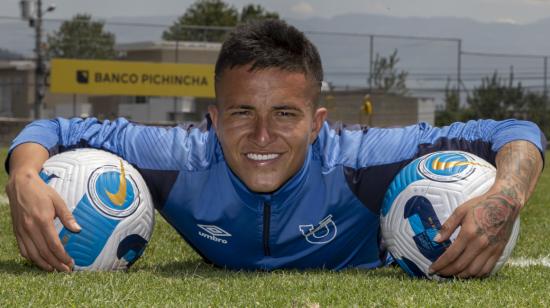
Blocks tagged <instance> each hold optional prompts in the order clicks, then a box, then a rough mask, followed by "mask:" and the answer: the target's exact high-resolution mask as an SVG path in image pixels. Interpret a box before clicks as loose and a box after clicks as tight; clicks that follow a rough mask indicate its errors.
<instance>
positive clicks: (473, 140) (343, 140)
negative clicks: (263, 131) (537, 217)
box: [319, 119, 546, 168]
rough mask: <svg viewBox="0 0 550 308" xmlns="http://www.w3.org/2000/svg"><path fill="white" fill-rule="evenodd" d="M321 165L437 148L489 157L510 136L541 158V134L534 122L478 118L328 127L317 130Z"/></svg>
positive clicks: (379, 160) (375, 160)
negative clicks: (532, 148)
mask: <svg viewBox="0 0 550 308" xmlns="http://www.w3.org/2000/svg"><path fill="white" fill-rule="evenodd" d="M320 140H321V142H320V144H319V146H320V148H319V150H320V151H321V152H322V153H321V155H322V156H323V158H324V159H325V163H326V166H328V167H330V166H334V165H336V164H343V165H344V166H346V167H351V168H365V167H369V166H379V165H388V164H393V163H396V162H402V161H406V160H410V159H413V158H416V157H418V156H421V155H423V154H426V153H429V152H433V151H442V150H461V151H466V152H470V153H473V154H475V155H478V156H480V157H482V158H484V159H486V160H488V161H489V162H491V163H494V159H495V156H496V153H497V152H498V150H499V149H500V148H501V147H502V146H503V145H505V144H506V143H509V142H511V141H515V140H526V141H529V142H531V143H533V144H534V145H535V146H536V147H537V148H538V149H539V150H540V151H541V155H542V156H543V158H544V151H545V149H546V138H545V136H544V134H543V133H542V132H541V130H540V129H539V128H538V126H537V125H536V124H534V123H532V122H529V121H521V120H513V119H510V120H504V121H495V120H477V121H468V122H465V123H462V122H457V123H453V124H451V125H449V126H444V127H433V126H431V125H429V124H427V123H419V124H416V125H411V126H406V127H396V128H361V129H346V128H336V129H335V128H331V127H329V126H328V125H325V127H323V130H322V132H321V134H320Z"/></svg>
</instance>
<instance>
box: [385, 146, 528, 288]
mask: <svg viewBox="0 0 550 308" xmlns="http://www.w3.org/2000/svg"><path fill="white" fill-rule="evenodd" d="M495 176H496V170H495V168H494V167H493V166H492V165H491V164H489V163H487V162H486V161H485V160H483V159H481V158H479V157H477V156H475V155H473V154H470V153H466V152H461V151H442V152H435V153H431V154H427V155H424V156H422V157H420V158H417V159H416V160H414V161H412V162H411V163H410V164H408V165H407V166H406V167H405V168H404V169H403V170H401V171H400V172H399V174H398V175H397V176H396V177H395V178H394V180H393V182H392V183H391V184H390V187H389V189H388V191H387V192H386V195H385V196H384V202H383V205H382V215H381V219H380V223H381V229H382V238H383V245H384V246H385V247H386V248H387V249H388V251H389V252H390V253H391V255H392V256H393V258H394V259H395V261H396V262H397V263H398V264H399V266H401V268H402V269H403V270H404V271H405V272H407V273H408V274H409V275H410V276H413V277H424V278H429V279H435V280H441V279H444V278H443V277H440V276H437V275H429V274H428V268H429V267H430V265H431V264H432V263H433V262H435V260H436V259H437V258H438V257H439V256H440V255H441V254H443V252H444V251H445V249H446V248H447V247H448V246H450V245H451V243H452V241H454V240H455V239H456V237H457V236H458V233H459V231H460V228H458V230H456V231H455V232H454V233H453V235H452V236H451V238H450V240H447V241H445V242H443V243H437V242H435V241H433V238H434V237H435V236H436V234H437V233H438V230H439V229H440V228H441V225H442V224H443V223H444V222H445V221H446V220H447V218H448V217H449V216H450V215H451V214H452V212H453V211H454V210H455V209H456V208H457V207H458V206H460V205H461V204H463V203H464V202H466V201H468V200H470V199H472V198H474V197H477V196H480V195H482V194H484V193H485V192H487V191H488V190H489V188H490V187H491V186H492V185H493V183H494V181H495ZM518 234H519V217H518V218H517V219H516V221H515V223H514V226H513V229H512V233H511V236H510V239H509V241H508V243H507V244H506V247H505V249H504V251H503V253H502V256H501V257H500V259H499V260H498V262H497V263H496V265H495V267H494V268H493V271H492V272H491V274H494V273H496V272H497V271H498V270H499V269H500V268H501V267H502V266H503V265H504V263H505V262H506V260H507V259H508V257H510V254H511V253H512V250H513V249H514V246H515V245H516V241H517V238H518Z"/></svg>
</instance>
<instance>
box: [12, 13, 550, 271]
mask: <svg viewBox="0 0 550 308" xmlns="http://www.w3.org/2000/svg"><path fill="white" fill-rule="evenodd" d="M215 74H216V84H215V90H216V97H217V102H216V105H215V106H210V107H209V113H210V115H209V117H207V122H206V123H205V125H204V127H203V128H193V129H188V130H185V129H182V128H180V127H175V128H172V129H166V128H159V127H147V126H142V125H136V124H133V123H129V122H128V121H127V120H125V119H122V118H121V119H117V120H116V121H112V122H111V121H107V120H106V121H103V122H101V121H98V120H97V119H94V118H87V119H80V118H74V119H70V120H68V119H54V120H39V121H35V122H33V123H32V124H30V125H29V126H27V127H26V128H25V129H24V130H23V131H22V133H21V134H20V135H19V136H18V137H17V138H16V139H15V140H14V142H13V145H12V147H11V148H10V156H9V158H8V160H7V166H9V172H10V178H9V183H8V185H7V192H8V196H9V199H10V205H11V213H12V218H13V227H14V232H15V236H16V238H17V242H18V244H19V249H20V252H21V255H22V256H23V257H25V258H27V259H29V260H30V261H32V262H34V263H35V264H36V265H38V266H39V267H40V268H42V269H44V270H48V271H52V270H58V271H70V270H71V267H72V265H73V263H72V260H71V258H70V257H69V256H68V255H67V254H66V253H65V251H64V249H63V246H62V244H61V242H60V241H59V238H58V235H57V234H56V232H55V229H54V225H53V220H54V218H55V217H59V218H60V220H61V221H62V223H63V224H64V225H65V226H66V227H67V228H69V229H70V230H73V231H74V232H78V231H79V226H78V224H77V222H76V221H75V220H74V218H73V217H72V216H71V214H70V213H69V211H68V210H67V208H66V206H65V205H64V204H63V201H62V200H61V198H60V197H59V196H58V195H57V193H56V192H55V191H53V189H51V188H50V187H49V186H47V185H46V184H44V182H43V181H42V180H41V179H40V178H39V176H38V172H39V170H40V169H41V166H42V164H43V163H44V161H45V160H46V159H47V158H48V157H49V155H53V154H55V153H57V152H59V151H63V150H67V149H71V148H76V147H94V148H101V149H104V150H107V151H109V152H113V153H115V154H117V155H119V156H121V157H123V158H124V159H126V160H128V161H129V162H130V163H132V164H133V165H134V166H136V167H137V168H138V169H139V171H140V172H141V174H142V175H143V177H144V178H145V180H146V182H147V185H148V186H149V188H150V190H151V192H152V194H153V196H154V200H155V206H156V208H157V210H158V211H159V212H160V213H161V214H162V215H163V216H164V218H166V220H167V221H168V222H169V223H170V224H171V225H172V226H173V227H174V228H175V229H176V230H177V231H178V232H179V234H181V236H182V237H183V238H184V239H185V241H186V242H187V243H189V244H190V245H191V246H192V247H193V248H194V249H195V250H196V251H197V253H199V254H200V255H201V256H202V257H203V258H204V259H205V260H207V261H208V262H211V263H213V264H215V265H218V266H221V267H226V268H229V269H265V270H271V269H277V268H327V269H342V268H347V267H361V268H376V267H379V266H383V265H385V264H387V262H388V260H389V258H388V256H387V253H386V252H385V251H384V249H383V248H382V247H381V243H380V232H379V212H380V205H381V203H382V199H383V196H384V193H385V192H386V190H387V188H388V185H389V183H390V182H391V180H392V179H393V177H394V176H395V175H396V173H397V172H398V171H399V170H400V169H401V168H402V167H403V166H405V165H406V164H407V163H408V162H410V161H411V160H413V159H414V158H417V157H419V156H421V155H423V154H426V153H429V152H433V151H437V150H463V151H467V152H471V153H473V154H476V155H478V156H480V157H482V158H484V159H486V160H487V161H489V162H491V163H492V164H495V165H496V166H497V168H498V173H497V179H496V181H495V183H494V185H493V186H492V188H491V189H490V190H489V191H488V192H487V193H486V194H484V195H483V196H482V197H480V198H477V199H475V200H472V201H470V202H466V203H465V204H463V205H462V206H460V207H459V208H458V209H457V210H456V211H455V212H454V213H453V215H452V216H451V217H450V218H449V219H448V221H447V222H446V223H445V224H444V225H443V227H442V229H441V231H440V233H439V236H438V237H437V240H438V241H444V240H446V239H448V238H449V237H450V235H451V234H452V233H453V231H454V230H455V229H456V228H457V227H459V226H460V227H461V230H460V233H459V235H458V237H457V239H456V240H455V241H454V243H453V244H452V246H450V247H449V248H448V249H447V250H446V252H445V253H444V254H443V255H442V256H441V257H440V258H439V259H438V260H437V261H436V262H435V263H434V264H433V265H432V270H433V272H434V273H437V274H439V275H444V276H457V277H481V276H486V275H488V273H490V272H491V269H492V268H493V266H494V265H495V263H496V261H497V260H498V258H499V256H500V255H501V253H502V251H503V248H504V246H505V244H506V242H507V240H508V238H509V235H510V230H511V227H512V224H513V223H514V220H515V218H516V217H517V215H518V214H519V211H520V209H521V208H522V207H523V206H524V205H525V203H526V202H527V200H528V199H529V196H530V195H531V192H532V191H533V188H534V187H535V184H536V182H537V179H538V177H539V174H540V172H541V169H542V155H541V153H542V151H543V149H544V148H545V142H546V140H545V138H544V136H543V135H542V133H541V131H540V130H539V129H538V128H537V127H536V125H534V124H533V123H530V122H525V121H517V120H507V121H492V120H480V121H470V122H468V123H454V124H452V125H450V126H448V127H442V128H437V127H431V126H429V125H427V124H426V123H420V124H418V125H413V126H409V127H403V128H391V129H381V128H362V129H360V130H350V129H346V128H343V127H341V126H335V127H331V126H330V125H329V124H327V122H325V119H326V117H327V110H326V109H325V108H321V107H319V106H318V98H319V94H320V87H321V81H322V80H323V70H322V67H321V59H320V57H319V54H318V52H317V49H316V47H315V46H314V45H313V44H312V43H311V42H310V41H309V40H308V39H307V38H306V37H305V36H304V35H303V33H301V32H299V31H298V30H296V29H295V28H294V27H292V26H289V25H287V24H286V23H284V22H282V21H264V22H258V23H252V24H247V25H243V26H240V27H238V28H237V29H235V30H234V31H233V32H232V33H231V35H230V36H229V38H228V39H227V41H225V43H224V44H223V46H222V49H221V52H220V54H219V58H218V60H217V63H216V69H215ZM474 209H476V211H475V212H476V215H474ZM480 217H481V218H487V217H488V218H489V219H480ZM320 224H322V225H323V226H325V227H326V228H317V229H316V228H315V227H316V226H319V225H320ZM199 225H203V226H204V225H207V226H209V227H210V228H212V229H213V230H215V231H216V232H217V233H220V234H224V235H226V236H225V237H223V239H224V241H217V240H215V239H216V237H215V236H205V233H204V232H202V229H201V228H200V227H199ZM307 225H309V226H311V227H312V228H310V229H308V230H309V231H308V230H306V231H304V228H303V226H307ZM319 229H322V230H319ZM229 235H230V236H229Z"/></svg>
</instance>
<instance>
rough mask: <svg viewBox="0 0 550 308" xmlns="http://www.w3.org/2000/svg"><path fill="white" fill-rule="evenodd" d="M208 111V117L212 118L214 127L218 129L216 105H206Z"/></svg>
mask: <svg viewBox="0 0 550 308" xmlns="http://www.w3.org/2000/svg"><path fill="white" fill-rule="evenodd" d="M208 113H209V114H210V119H212V125H214V129H215V130H216V131H218V116H219V114H218V106H217V105H208Z"/></svg>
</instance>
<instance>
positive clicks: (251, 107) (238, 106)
mask: <svg viewBox="0 0 550 308" xmlns="http://www.w3.org/2000/svg"><path fill="white" fill-rule="evenodd" d="M231 109H246V110H254V109H255V108H254V107H253V106H250V105H231V106H229V107H227V110H231Z"/></svg>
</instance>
